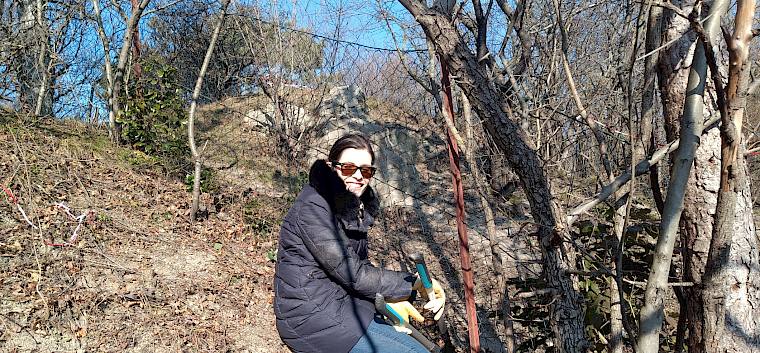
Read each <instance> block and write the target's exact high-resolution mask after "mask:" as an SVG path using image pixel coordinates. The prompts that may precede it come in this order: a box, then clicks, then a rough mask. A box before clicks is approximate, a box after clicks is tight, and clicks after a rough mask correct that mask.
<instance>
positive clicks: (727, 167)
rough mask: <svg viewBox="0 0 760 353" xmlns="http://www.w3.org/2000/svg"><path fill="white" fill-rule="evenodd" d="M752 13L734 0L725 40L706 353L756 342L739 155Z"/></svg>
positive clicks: (751, 246) (751, 240) (751, 255)
mask: <svg viewBox="0 0 760 353" xmlns="http://www.w3.org/2000/svg"><path fill="white" fill-rule="evenodd" d="M754 12H755V1H754V0H743V1H738V2H737V11H736V21H735V23H736V25H735V30H734V34H733V35H732V36H731V38H730V42H729V43H728V44H729V45H728V49H729V76H728V89H727V97H726V98H727V100H726V101H727V104H728V109H727V112H728V114H727V115H725V116H723V119H722V124H721V171H720V189H719V191H718V200H717V207H716V212H715V223H714V227H713V233H712V240H711V242H710V249H709V253H708V258H707V264H706V266H705V274H704V277H703V287H704V291H703V298H704V306H703V312H704V326H703V327H702V336H703V338H704V350H705V351H706V352H739V351H741V352H749V351H752V350H756V349H758V344H760V338H758V335H757V333H758V328H759V327H760V326H759V325H758V321H760V319H758V314H760V309H758V308H757V305H756V304H757V297H758V295H757V292H758V288H759V286H758V283H760V280H758V273H757V272H758V253H757V251H756V250H757V239H756V238H755V237H751V236H750V237H747V236H746V235H748V234H749V235H751V234H753V233H754V229H753V227H752V225H753V223H752V222H746V221H745V220H744V219H742V218H748V216H747V215H751V214H752V213H751V211H752V209H751V205H748V204H747V200H749V199H750V197H748V195H749V194H750V193H749V184H748V183H747V168H746V165H745V161H744V158H743V153H739V151H740V148H741V146H742V136H741V128H742V123H743V119H744V108H745V106H746V100H747V90H748V88H749V79H750V76H749V71H750V68H749V66H750V65H749V64H750V63H749V62H748V58H749V42H750V40H751V39H752V20H753V17H754ZM737 226H738V227H737ZM745 227H746V228H748V229H746V228H745ZM737 228H738V229H737ZM736 235H739V236H740V237H737V236H736ZM753 297H754V298H753ZM753 299H754V300H753ZM700 348H701V347H700Z"/></svg>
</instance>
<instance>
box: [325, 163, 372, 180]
mask: <svg viewBox="0 0 760 353" xmlns="http://www.w3.org/2000/svg"><path fill="white" fill-rule="evenodd" d="M332 165H333V166H334V167H338V168H340V173H341V174H343V176H352V175H354V173H356V170H357V169H359V170H360V171H361V173H362V177H364V178H365V179H369V178H372V176H373V175H375V172H376V171H377V168H376V167H357V166H356V165H355V164H353V163H340V162H332Z"/></svg>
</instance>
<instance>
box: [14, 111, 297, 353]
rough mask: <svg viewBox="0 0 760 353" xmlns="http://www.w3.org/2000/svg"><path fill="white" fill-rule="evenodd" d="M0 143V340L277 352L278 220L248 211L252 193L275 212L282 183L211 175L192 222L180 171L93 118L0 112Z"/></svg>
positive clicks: (95, 347)
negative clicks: (238, 183)
mask: <svg viewBox="0 0 760 353" xmlns="http://www.w3.org/2000/svg"><path fill="white" fill-rule="evenodd" d="M0 151H3V158H2V159H0V183H1V184H2V185H4V186H5V187H6V188H7V190H8V192H3V194H5V195H3V196H0V197H1V198H2V199H0V278H1V279H0V283H2V285H1V286H0V351H2V352H85V351H87V352H180V351H181V352H273V353H274V352H288V350H287V348H285V347H284V346H283V344H282V343H281V341H280V339H279V337H278V335H277V331H276V329H275V325H274V315H273V313H272V309H271V302H272V290H271V283H272V276H273V273H274V263H273V262H272V261H270V259H269V258H268V257H267V254H270V255H271V251H272V249H273V248H274V247H275V246H276V243H275V241H274V239H275V235H276V231H277V229H276V228H277V227H275V226H273V225H272V224H270V225H269V226H265V227H261V226H260V227H257V228H255V229H254V228H252V226H251V224H250V222H246V217H249V218H250V217H251V216H252V215H251V212H253V211H252V208H251V206H250V205H252V204H254V205H257V206H256V210H255V213H256V214H255V215H253V216H254V217H260V218H261V217H263V218H262V219H267V220H269V219H274V218H276V217H277V215H278V214H279V213H280V212H283V207H280V206H278V204H286V202H284V200H283V201H282V202H277V201H278V200H279V199H281V198H284V197H286V196H285V195H283V194H282V193H280V195H274V196H272V195H269V194H266V193H260V191H257V192H253V191H251V190H248V191H247V192H243V191H244V190H237V189H232V188H225V187H224V186H223V185H222V186H219V189H218V190H216V191H215V192H214V195H215V196H214V198H213V199H212V198H211V197H208V196H207V197H205V198H204V200H203V202H202V203H203V206H204V208H205V209H206V210H207V212H209V214H210V216H209V217H208V218H207V219H204V220H203V221H202V222H196V223H194V224H193V223H191V222H190V221H189V213H188V211H187V210H188V208H189V203H190V193H189V192H188V191H187V189H186V185H185V184H184V183H183V182H181V181H180V180H179V179H180V178H178V177H177V176H172V175H165V172H164V171H163V169H162V168H160V167H159V165H158V163H157V161H156V160H155V159H152V158H151V157H148V156H145V155H143V154H141V153H140V152H135V151H132V150H130V149H126V148H121V147H115V146H113V145H112V144H111V143H109V142H108V139H107V136H106V135H105V133H104V132H102V131H94V130H90V129H88V128H86V127H84V126H82V125H79V124H77V123H60V122H47V123H37V124H35V125H34V126H21V125H0ZM275 189H276V187H270V188H268V189H267V188H261V189H260V190H275ZM11 193H12V194H13V196H14V197H15V198H16V199H15V200H14V199H13V198H11V197H10V194H11ZM205 195H207V194H205ZM59 205H65V206H66V207H69V208H70V211H69V212H70V213H71V214H72V216H74V217H77V216H79V215H82V214H84V215H86V216H85V217H83V219H82V222H81V225H80V222H79V220H77V219H76V218H72V217H71V216H69V215H67V213H66V212H65V209H64V208H63V207H61V206H59ZM19 207H20V208H19ZM20 210H24V213H25V214H26V216H27V217H28V219H29V222H30V223H31V224H32V225H30V224H29V223H28V222H26V221H25V220H24V216H23V215H22V213H21V211H20ZM262 215H263V216H262ZM77 226H79V229H78V230H77V237H76V239H75V240H74V239H71V237H72V235H73V234H74V231H75V230H76V229H77ZM69 241H70V244H69V243H67V242H69Z"/></svg>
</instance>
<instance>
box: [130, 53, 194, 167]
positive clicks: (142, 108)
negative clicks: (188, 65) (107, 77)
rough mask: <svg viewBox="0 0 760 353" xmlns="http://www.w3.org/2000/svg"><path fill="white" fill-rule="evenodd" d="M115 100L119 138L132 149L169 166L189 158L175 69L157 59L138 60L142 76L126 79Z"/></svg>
mask: <svg viewBox="0 0 760 353" xmlns="http://www.w3.org/2000/svg"><path fill="white" fill-rule="evenodd" d="M125 91H126V92H125V94H124V95H122V96H121V97H120V98H119V99H120V100H121V105H122V106H123V107H124V111H123V112H122V114H121V115H120V116H119V117H118V119H117V120H118V122H119V123H120V124H121V126H122V137H123V138H124V140H125V141H126V142H128V143H129V144H130V145H132V147H133V148H135V149H137V150H140V151H142V152H145V153H146V154H148V155H151V156H157V157H162V158H163V159H164V160H165V161H167V162H170V163H173V162H176V161H182V160H184V157H185V156H187V155H189V146H188V144H187V134H186V131H185V124H186V122H187V114H186V112H185V109H184V101H183V99H182V90H181V88H180V86H179V85H178V83H177V69H176V68H175V67H173V66H171V65H169V64H167V63H166V62H165V61H164V59H162V58H160V57H158V56H149V57H147V58H145V59H144V60H143V61H142V75H141V76H140V77H139V78H133V79H132V80H130V82H129V85H128V86H127V89H126V90H125Z"/></svg>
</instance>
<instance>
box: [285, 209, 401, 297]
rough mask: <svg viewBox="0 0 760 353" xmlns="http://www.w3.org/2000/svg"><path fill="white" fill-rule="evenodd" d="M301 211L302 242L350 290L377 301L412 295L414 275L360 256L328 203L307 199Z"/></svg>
mask: <svg viewBox="0 0 760 353" xmlns="http://www.w3.org/2000/svg"><path fill="white" fill-rule="evenodd" d="M305 201H306V202H305V203H304V204H303V206H302V207H301V210H300V212H299V214H298V221H297V224H298V228H299V230H300V233H301V234H302V236H303V242H304V244H305V245H306V248H307V249H308V250H309V252H310V253H311V255H312V256H314V259H316V261H317V263H319V265H320V266H321V267H322V268H323V269H324V270H325V271H326V272H327V274H328V275H329V276H330V277H331V278H333V279H334V280H335V281H336V282H337V283H339V284H340V285H341V286H343V287H344V288H345V289H346V290H347V291H348V292H353V293H358V294H359V295H361V296H363V297H365V298H366V299H369V300H374V298H375V293H380V294H382V295H383V296H385V297H386V298H387V299H388V300H403V299H407V298H408V297H409V296H410V295H411V294H412V284H413V283H414V279H415V278H414V275H412V274H411V273H407V272H400V271H391V270H385V269H382V268H379V267H376V266H374V265H372V264H371V263H370V262H369V261H368V260H361V259H359V255H358V254H356V253H355V252H354V251H353V249H351V248H350V247H349V246H348V238H346V236H345V235H343V233H341V232H339V231H338V229H337V228H336V225H335V222H333V221H332V220H333V214H332V212H331V211H330V209H329V206H327V205H326V203H325V204H321V203H319V202H316V201H315V200H313V199H312V200H305Z"/></svg>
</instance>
